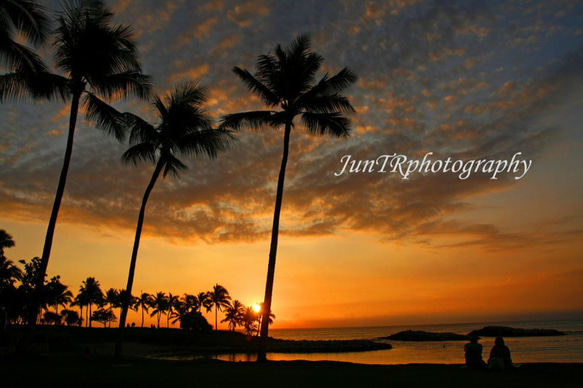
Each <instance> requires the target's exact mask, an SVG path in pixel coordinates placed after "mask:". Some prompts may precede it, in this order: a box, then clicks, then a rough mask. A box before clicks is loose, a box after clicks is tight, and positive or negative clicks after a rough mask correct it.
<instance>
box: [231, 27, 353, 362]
mask: <svg viewBox="0 0 583 388" xmlns="http://www.w3.org/2000/svg"><path fill="white" fill-rule="evenodd" d="M322 61H323V58H322V57H321V56H320V55H318V54H316V53H314V52H312V51H311V50H310V39H309V37H307V36H305V35H301V36H299V37H297V38H296V39H295V40H294V41H293V42H292V43H291V45H290V46H289V47H288V48H286V49H283V48H282V47H281V46H280V45H278V46H277V47H276V48H275V55H261V56H259V57H258V60H257V64H256V67H257V70H256V72H255V75H252V74H251V73H249V72H248V71H247V70H245V69H241V68H239V67H235V68H234V69H233V71H234V72H235V74H236V75H237V76H238V77H239V78H240V79H241V80H242V81H243V83H245V84H246V86H247V87H248V88H249V89H250V90H251V92H253V93H254V94H256V95H258V96H259V97H260V98H261V99H262V100H263V102H264V103H265V104H266V105H267V106H268V108H270V109H269V110H259V111H249V112H242V113H234V114H230V115H226V116H225V117H223V119H222V124H221V128H228V129H236V130H238V129H241V128H246V127H247V128H261V127H265V126H268V127H275V128H280V127H283V128H284V136H283V156H282V159H281V167H280V170H279V177H278V181H277V193H276V197H275V210H274V214H273V227H272V231H271V245H270V250H269V264H268V269H267V281H266V286H265V299H264V302H263V306H264V307H265V309H264V310H263V311H262V314H263V317H264V319H263V320H262V325H261V337H262V340H261V349H260V352H259V355H258V360H259V361H265V352H266V349H265V346H266V344H267V342H266V341H267V334H268V328H269V325H268V321H269V314H270V313H271V300H272V294H273V281H274V276H275V259H276V255H277V242H278V235H279V217H280V212H281V204H282V200H283V187H284V180H285V169H286V165H287V159H288V154H289V143H290V135H291V131H292V129H293V128H294V118H295V117H296V116H298V115H299V116H301V119H302V124H303V125H304V126H305V128H306V129H307V131H308V132H309V133H311V134H316V135H331V136H335V137H347V136H348V135H349V133H350V120H349V119H348V118H347V116H346V115H347V114H348V113H352V112H354V108H353V107H352V105H351V104H350V102H349V101H348V99H347V98H346V97H345V96H343V95H341V94H340V93H341V92H343V91H344V90H345V89H346V88H347V87H348V86H350V85H351V84H352V83H354V82H356V75H355V74H354V73H352V71H350V70H349V69H347V68H343V69H342V70H340V71H339V72H338V73H337V74H335V75H333V76H331V77H330V76H329V75H328V74H326V75H324V76H323V77H322V78H321V79H320V81H318V82H317V83H316V82H315V75H316V73H317V72H318V70H319V69H320V67H321V64H322Z"/></svg>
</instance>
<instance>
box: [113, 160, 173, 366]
mask: <svg viewBox="0 0 583 388" xmlns="http://www.w3.org/2000/svg"><path fill="white" fill-rule="evenodd" d="M162 167H163V163H162V161H158V164H156V168H155V169H154V173H153V174H152V178H151V179H150V183H149V184H148V187H146V191H145V192H144V198H143V199H142V206H141V207H140V214H139V216H138V225H137V227H136V236H135V238H134V248H133V250H132V259H131V261H130V272H129V274H128V284H127V286H126V289H125V293H124V294H123V295H124V297H123V301H122V310H121V316H120V317H119V338H118V340H117V343H116V344H115V357H120V356H121V351H122V343H123V330H124V327H125V324H126V318H127V315H128V310H129V307H130V299H131V294H132V286H133V284H134V273H135V272H136V261H137V259H138V249H139V248H140V237H141V235H142V226H143V225H144V216H145V214H146V204H147V203H148V198H149V197H150V193H151V192H152V189H153V188H154V185H155V184H156V180H157V179H158V176H160V172H161V171H162ZM142 322H143V317H142ZM158 326H160V321H159V320H158Z"/></svg>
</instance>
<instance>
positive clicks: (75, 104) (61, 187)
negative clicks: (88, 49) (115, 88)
mask: <svg viewBox="0 0 583 388" xmlns="http://www.w3.org/2000/svg"><path fill="white" fill-rule="evenodd" d="M82 92H83V86H80V87H78V89H77V90H75V91H73V98H72V100H71V113H70V116H69V133H68V134H67V146H66V148H65V157H64V158H63V167H62V168H61V175H60V177H59V184H58V185H57V192H56V194H55V200H54V202H53V210H52V211H51V217H50V219H49V226H48V227H47V234H46V237H45V245H44V247H43V253H42V256H41V261H40V268H39V271H38V277H37V278H36V282H35V283H36V284H35V289H34V294H35V296H34V303H33V304H32V306H31V311H30V315H29V321H28V322H29V325H31V326H34V325H35V324H36V320H37V317H38V314H39V310H40V304H41V298H42V288H43V286H44V283H45V275H46V273H47V267H48V266H49V257H50V256H51V248H52V246H53V236H54V235H55V227H56V226H57V218H58V217H59V209H60V208H61V200H62V199H63V194H64V193H65V185H66V183H67V174H68V172H69V164H70V163H71V155H73V139H74V137H75V127H76V125H77V115H78V113H79V101H80V100H81V93H82Z"/></svg>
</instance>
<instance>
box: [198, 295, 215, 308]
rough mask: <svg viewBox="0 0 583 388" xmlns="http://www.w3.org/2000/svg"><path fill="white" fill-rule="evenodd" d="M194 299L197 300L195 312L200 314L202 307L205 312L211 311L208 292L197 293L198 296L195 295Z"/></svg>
mask: <svg viewBox="0 0 583 388" xmlns="http://www.w3.org/2000/svg"><path fill="white" fill-rule="evenodd" d="M196 299H197V300H198V306H197V308H196V311H200V312H202V308H203V307H204V308H205V309H206V311H207V312H209V311H211V309H212V306H211V300H210V298H209V293H208V292H199V293H198V295H196Z"/></svg>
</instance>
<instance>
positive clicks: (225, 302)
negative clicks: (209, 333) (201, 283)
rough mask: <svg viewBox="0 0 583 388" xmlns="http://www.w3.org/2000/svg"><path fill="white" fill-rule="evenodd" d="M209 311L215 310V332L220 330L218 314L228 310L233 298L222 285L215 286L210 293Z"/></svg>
mask: <svg viewBox="0 0 583 388" xmlns="http://www.w3.org/2000/svg"><path fill="white" fill-rule="evenodd" d="M208 298H209V300H210V302H209V307H208V308H209V309H212V308H213V307H214V308H215V330H218V312H219V311H223V309H226V308H228V307H229V306H230V305H231V304H230V302H229V301H230V300H231V297H230V296H229V291H227V289H226V288H225V287H223V286H221V285H220V284H215V285H214V286H213V290H212V291H209V292H208Z"/></svg>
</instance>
